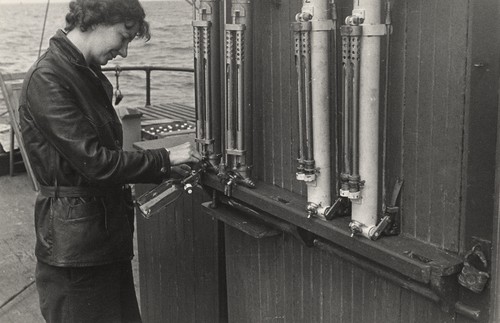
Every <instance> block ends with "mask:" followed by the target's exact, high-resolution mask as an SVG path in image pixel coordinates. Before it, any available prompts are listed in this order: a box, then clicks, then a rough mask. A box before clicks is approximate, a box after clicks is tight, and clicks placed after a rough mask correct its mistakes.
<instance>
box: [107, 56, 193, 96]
mask: <svg viewBox="0 0 500 323" xmlns="http://www.w3.org/2000/svg"><path fill="white" fill-rule="evenodd" d="M102 71H103V72H115V73H121V72H122V71H144V72H145V73H146V106H149V105H151V72H152V71H167V72H186V73H194V69H193V68H187V67H172V66H149V65H141V66H120V65H116V66H115V67H103V68H102Z"/></svg>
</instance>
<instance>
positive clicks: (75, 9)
mask: <svg viewBox="0 0 500 323" xmlns="http://www.w3.org/2000/svg"><path fill="white" fill-rule="evenodd" d="M145 17H146V14H145V13H144V9H143V8H142V6H141V4H140V3H139V1H138V0H74V1H71V2H70V3H69V12H68V14H66V27H65V28H64V29H65V30H66V31H70V30H73V29H74V28H76V27H78V28H80V30H81V31H87V30H88V29H89V28H90V27H92V26H95V25H98V24H104V25H114V24H117V23H121V22H123V23H125V26H126V27H127V28H132V27H133V26H135V25H138V26H139V31H138V32H137V34H136V37H139V38H144V39H145V40H146V41H148V40H149V39H150V38H151V34H150V33H149V23H148V22H147V21H146V20H144V18H145Z"/></svg>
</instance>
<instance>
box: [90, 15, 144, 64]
mask: <svg viewBox="0 0 500 323" xmlns="http://www.w3.org/2000/svg"><path fill="white" fill-rule="evenodd" d="M137 31H138V27H137V26H131V28H127V27H126V25H125V23H123V22H122V23H117V24H114V25H97V26H95V27H94V29H93V30H92V33H91V34H92V36H91V37H90V39H89V40H88V41H89V42H88V43H87V45H88V49H89V52H88V56H87V57H86V58H87V62H88V63H89V64H99V65H106V64H107V63H108V61H110V60H112V59H113V58H115V57H116V56H118V55H120V56H122V57H124V58H125V57H127V50H128V44H129V43H130V42H131V41H132V40H133V39H134V37H135V35H136V34H137Z"/></svg>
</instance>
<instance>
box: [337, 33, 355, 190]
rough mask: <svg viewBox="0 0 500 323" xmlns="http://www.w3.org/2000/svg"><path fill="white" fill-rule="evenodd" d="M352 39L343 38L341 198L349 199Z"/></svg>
mask: <svg viewBox="0 0 500 323" xmlns="http://www.w3.org/2000/svg"><path fill="white" fill-rule="evenodd" d="M350 47H351V42H350V37H349V36H348V35H343V36H342V65H343V69H342V73H343V75H342V76H343V85H344V86H343V93H342V98H343V102H342V150H341V154H342V173H341V188H340V196H343V197H347V196H348V194H349V175H350V174H351V159H352V154H351V153H352V152H351V142H352V136H351V133H352V132H351V121H350V120H351V119H350V118H351V113H350V111H351V102H352V65H351V59H350V57H351V54H350V52H351V51H350Z"/></svg>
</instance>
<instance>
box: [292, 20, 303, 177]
mask: <svg viewBox="0 0 500 323" xmlns="http://www.w3.org/2000/svg"><path fill="white" fill-rule="evenodd" d="M301 34H302V31H301V28H298V30H295V31H294V41H295V68H296V70H297V100H298V106H297V110H298V122H299V125H298V126H299V156H298V163H299V164H298V167H297V173H298V174H302V175H303V172H304V104H303V102H302V100H303V98H302V91H303V89H302V77H303V75H302V53H301V48H302V41H301ZM297 179H299V180H300V179H301V178H297ZM302 179H303V178H302Z"/></svg>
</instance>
